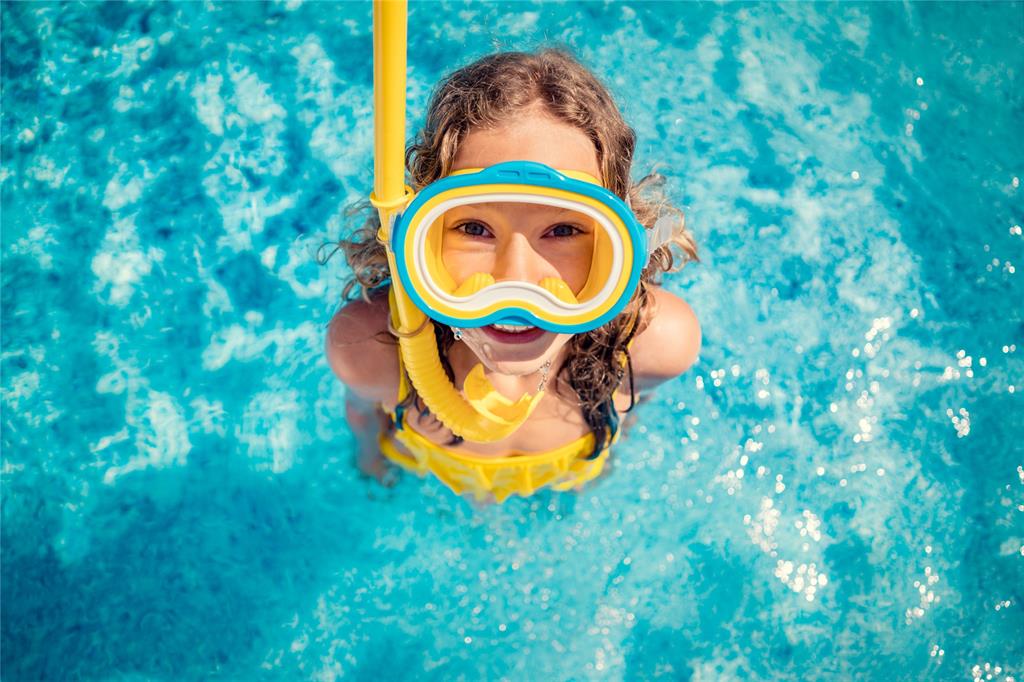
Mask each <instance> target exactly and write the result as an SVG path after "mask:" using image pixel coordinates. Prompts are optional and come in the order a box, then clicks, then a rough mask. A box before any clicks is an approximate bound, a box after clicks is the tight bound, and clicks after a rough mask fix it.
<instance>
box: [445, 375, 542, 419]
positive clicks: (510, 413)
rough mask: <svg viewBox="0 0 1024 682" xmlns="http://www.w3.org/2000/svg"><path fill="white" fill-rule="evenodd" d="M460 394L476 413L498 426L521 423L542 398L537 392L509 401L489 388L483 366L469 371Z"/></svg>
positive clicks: (489, 383) (540, 393)
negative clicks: (462, 394)
mask: <svg viewBox="0 0 1024 682" xmlns="http://www.w3.org/2000/svg"><path fill="white" fill-rule="evenodd" d="M462 392H463V393H464V394H465V396H466V400H467V401H468V402H469V404H470V405H472V406H473V407H474V408H475V409H476V411H477V412H479V413H480V414H482V415H484V416H485V417H487V418H489V419H492V420H494V421H495V422H498V423H500V424H519V423H522V422H523V421H525V420H526V418H527V417H529V416H530V413H531V412H533V408H535V407H537V403H539V402H540V399H541V398H542V397H543V396H544V391H538V392H537V393H536V394H534V395H532V396H531V395H530V394H529V393H526V394H524V395H523V396H522V397H521V398H519V400H517V401H515V402H513V401H511V400H509V399H508V398H506V397H505V396H503V395H502V394H500V393H498V391H496V390H495V389H494V387H493V386H491V382H489V381H488V380H487V377H485V376H484V366H483V365H477V366H476V367H474V368H473V369H471V370H470V372H469V374H468V375H467V376H466V382H465V383H464V384H463V386H462Z"/></svg>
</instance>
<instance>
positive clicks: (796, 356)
mask: <svg viewBox="0 0 1024 682" xmlns="http://www.w3.org/2000/svg"><path fill="white" fill-rule="evenodd" d="M2 11H3V27H4V28H3V36H2V41H3V45H2V47H3V95H2V96H3V102H2V104H3V111H4V115H3V129H2V152H3V167H2V171H0V189H2V200H3V232H2V257H3V268H2V284H3V289H2V305H3V307H2V340H3V355H2V365H0V369H2V410H3V412H2V441H0V444H2V448H3V453H2V457H3V467H2V483H3V507H2V541H3V544H2V556H0V561H2V584H0V590H2V595H0V596H2V607H3V622H2V641H0V644H2V667H3V672H4V678H5V679H9V680H12V681H13V680H30V679H31V680H35V679H68V678H78V679H104V680H136V679H138V680H141V679H168V680H170V679H199V678H210V677H213V678H218V677H219V678H225V679H264V678H266V679H317V680H333V679H341V678H345V677H355V678H357V679H363V678H366V679H459V678H467V679H623V680H631V679H647V678H655V677H664V678H666V679H699V680H718V679H736V678H753V679H788V680H803V679H850V678H853V679H879V678H885V679H901V680H902V679H905V680H919V679H992V680H1004V681H1005V680H1009V679H1017V680H1019V679H1021V676H1022V675H1024V666H1022V664H1021V661H1024V639H1022V638H1021V636H1020V633H1021V632H1024V593H1022V589H1024V445H1022V442H1021V438H1020V435H1021V432H1022V427H1024V404H1022V401H1024V395H1022V394H1024V359H1022V355H1024V314H1022V311H1024V307H1022V305H1021V303H1020V302H1021V301H1022V300H1024V286H1022V284H1021V279H1020V278H1021V277H1022V274H1021V273H1019V272H1017V270H1018V268H1019V266H1020V264H1021V263H1024V234H1022V229H1021V225H1022V223H1024V201H1022V190H1021V189H1020V177H1021V175H1024V170H1022V166H1021V161H1020V159H1022V158H1024V143H1022V141H1021V137H1020V134H1019V130H1020V128H1021V124H1022V123H1024V120H1022V111H1024V100H1022V97H1024V96H1022V92H1024V89H1022V88H1021V87H1020V78H1021V73H1022V72H1024V56H1022V55H1024V49H1022V48H1024V30H1022V29H1024V4H1021V3H1000V4H991V5H990V4H980V3H971V4H962V5H958V4H944V3H929V4H901V5H896V4H881V3H879V4H864V5H861V4H849V5H838V6H833V5H828V6H826V5H817V4H814V5H812V4H785V5H761V4H744V5H706V4H675V3H621V4H618V3H609V4H601V5H598V4H590V3H586V4H571V3H560V4H547V3H531V4H527V3H493V4H454V3H444V4H434V3H429V4H427V3H423V4H420V3H413V4H412V5H410V8H409V11H410V22H409V67H410V72H409V96H410V109H409V111H410V119H411V120H410V126H409V130H410V131H412V130H414V129H415V128H416V127H417V123H418V122H419V120H420V119H419V117H421V116H422V113H423V108H424V106H425V103H426V100H427V97H428V95H429V90H430V88H431V87H432V85H433V84H434V83H436V82H437V79H438V77H439V76H441V75H442V74H444V73H446V72H448V71H450V70H451V69H452V68H455V67H456V66H459V65H462V64H465V63H467V62H469V61H471V60H472V59H474V58H476V57H479V56H481V55H483V54H486V53H488V52H491V51H493V50H494V49H495V48H496V47H497V48H501V49H530V48H534V47H537V46H538V45H541V44H548V43H552V42H554V43H558V44H563V45H566V46H568V47H569V48H570V49H571V50H573V51H574V53H575V54H577V55H578V56H579V58H580V59H581V60H582V61H583V62H584V63H585V64H586V65H587V66H589V67H590V68H592V69H593V70H594V71H595V73H596V74H597V75H598V76H599V77H600V78H601V79H602V80H604V82H606V83H607V84H608V85H609V87H610V88H611V90H612V92H613V94H614V95H615V97H616V99H617V101H618V103H619V105H620V107H621V108H622V109H623V113H624V115H625V117H626V119H627V121H629V122H630V124H631V125H632V126H633V127H634V129H635V130H636V131H637V135H638V144H637V151H638V154H637V159H636V161H635V164H634V175H635V176H637V177H639V176H642V175H644V174H646V173H647V172H648V171H650V170H652V169H655V168H657V170H659V172H661V173H662V174H663V175H665V176H666V177H667V178H668V180H669V191H670V195H671V198H672V199H673V201H675V202H676V203H677V204H679V205H681V206H683V207H684V209H685V210H686V215H687V222H688V225H689V226H690V228H691V230H692V231H693V232H694V234H695V235H696V237H697V240H698V245H699V247H700V255H701V262H700V263H698V264H694V265H690V266H687V267H686V268H685V269H684V270H683V271H682V272H679V273H676V274H673V275H670V276H668V277H667V278H666V280H665V283H664V286H665V287H666V288H667V289H668V290H670V291H672V292H674V293H677V294H678V295H680V296H682V297H683V298H685V299H686V300H687V301H688V302H689V303H690V304H691V305H692V306H693V308H694V309H695V310H696V311H697V314H698V316H699V318H700V321H701V325H702V328H703V332H704V345H703V350H702V352H701V358H700V361H699V362H698V364H697V365H695V366H694V367H693V368H692V369H691V370H690V371H689V372H687V373H686V374H684V375H683V376H682V377H681V378H679V379H677V380H673V381H672V382H669V383H667V384H665V385H663V386H661V387H660V388H659V389H658V390H657V392H656V393H654V394H653V398H652V400H651V401H650V402H648V403H646V404H643V405H641V406H640V407H639V408H638V413H637V416H638V420H637V423H636V425H635V426H634V427H633V428H632V429H631V430H630V432H629V433H628V434H627V435H626V436H625V437H624V438H623V439H622V440H621V441H620V442H618V443H617V444H616V445H615V447H614V449H613V451H612V456H611V469H612V471H611V473H610V474H609V475H608V476H606V477H604V478H603V479H601V480H600V481H598V482H597V483H596V484H594V485H592V486H590V487H588V488H586V489H584V490H583V491H582V492H581V493H556V492H551V491H544V492H541V493H538V494H536V495H534V496H532V497H530V498H528V499H522V498H519V497H515V496H513V497H511V498H510V499H509V500H507V501H506V502H505V503H504V504H502V505H500V506H498V505H493V506H488V507H483V508H477V507H474V506H473V505H471V504H470V503H468V502H467V501H466V500H463V499H460V498H458V497H456V496H454V495H453V494H452V493H451V492H450V491H449V490H448V489H447V488H445V487H444V486H443V485H442V484H441V483H440V482H438V481H436V480H433V479H431V478H425V479H419V478H416V477H415V476H411V475H404V476H402V477H401V478H400V480H399V481H398V483H397V485H395V486H394V487H392V488H385V487H382V486H380V485H379V484H377V483H376V482H373V481H369V480H367V479H364V478H361V477H360V476H359V473H358V471H357V470H356V468H355V467H354V465H353V462H352V459H353V450H354V441H353V437H352V433H351V429H350V427H349V425H348V424H347V423H346V421H345V416H344V397H345V394H344V391H345V389H344V388H343V387H342V386H341V384H340V383H338V382H337V380H336V379H334V377H333V376H332V375H331V373H330V371H329V369H328V368H327V366H326V362H325V360H324V358H323V339H324V328H325V326H326V324H327V322H328V320H329V319H330V317H331V314H332V313H333V312H334V310H335V309H336V307H337V305H338V303H339V299H340V292H341V287H342V284H343V282H344V280H345V279H346V278H347V277H348V275H349V273H348V272H347V271H346V270H345V266H344V264H343V262H342V260H343V259H342V258H341V257H340V256H339V257H336V258H333V259H331V260H330V261H328V263H327V264H326V265H325V266H320V265H318V264H317V261H316V252H317V249H318V247H320V246H321V245H322V244H324V243H325V242H331V241H335V240H337V239H338V238H340V237H342V236H345V235H347V234H348V233H349V232H350V231H351V230H352V229H354V228H355V227H357V226H358V224H359V220H360V219H359V218H353V217H351V216H349V215H347V214H346V209H347V208H348V207H350V206H351V205H352V204H353V203H354V202H357V201H360V200H362V199H365V196H366V194H367V193H368V192H369V189H370V185H371V180H372V155H373V149H372V147H373V128H372V118H373V112H372V106H373V98H372V71H371V67H370V54H371V21H370V8H369V5H368V4H356V3H339V4H333V3H306V4H303V3H299V2H279V3H272V4H256V3H225V4H213V3H206V4H199V3H194V4H193V3H188V4H169V3H132V4H122V3H106V4H86V5H57V4H49V3H33V4H29V3H5V4H4V5H3V8H2Z"/></svg>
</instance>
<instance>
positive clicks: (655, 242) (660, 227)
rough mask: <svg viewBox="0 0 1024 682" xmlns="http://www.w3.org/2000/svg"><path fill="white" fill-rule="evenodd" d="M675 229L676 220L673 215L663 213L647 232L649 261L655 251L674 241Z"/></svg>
mask: <svg viewBox="0 0 1024 682" xmlns="http://www.w3.org/2000/svg"><path fill="white" fill-rule="evenodd" d="M675 231H676V225H675V221H674V220H673V219H672V218H671V217H669V216H667V215H662V216H660V217H659V218H658V219H657V220H656V221H655V223H654V227H652V228H651V229H650V230H648V232H647V260H648V261H650V260H651V256H653V255H654V252H655V251H657V250H658V249H659V248H661V247H662V246H664V245H665V244H668V243H669V242H670V241H672V235H673V234H674V233H675Z"/></svg>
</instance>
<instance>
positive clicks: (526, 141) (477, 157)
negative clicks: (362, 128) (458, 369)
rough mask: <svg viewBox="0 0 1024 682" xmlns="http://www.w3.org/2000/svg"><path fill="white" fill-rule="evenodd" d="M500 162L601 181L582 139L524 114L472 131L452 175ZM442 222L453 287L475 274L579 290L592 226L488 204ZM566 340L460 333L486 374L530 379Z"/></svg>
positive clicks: (538, 210) (562, 214)
mask: <svg viewBox="0 0 1024 682" xmlns="http://www.w3.org/2000/svg"><path fill="white" fill-rule="evenodd" d="M504 161H535V162H538V163H543V164H546V165H548V166H551V167H552V168H557V169H559V170H575V171H583V172H585V173H588V174H590V175H592V176H594V177H595V178H599V179H600V178H601V168H600V164H599V163H598V159H597V150H596V149H595V147H594V144H593V143H592V142H591V141H590V138H589V137H587V135H586V134H585V133H584V132H583V131H581V130H579V129H578V128H574V127H573V126H571V125H569V124H567V123H563V122H561V121H559V120H557V119H555V118H552V117H551V116H549V115H547V114H546V113H544V112H543V111H542V110H540V109H539V108H534V109H531V110H528V111H527V112H525V113H523V114H522V115H520V116H517V117H516V118H515V119H512V120H510V121H508V122H506V123H504V124H501V125H499V126H496V127H494V128H488V129H486V130H482V129H480V130H473V131H470V132H469V134H467V135H466V138H465V139H464V140H463V141H462V144H461V145H460V146H459V150H458V153H457V154H456V155H455V160H454V165H453V167H452V170H453V171H455V170H463V169H466V168H487V167H488V166H493V165H494V164H497V163H502V162H504ZM449 213H450V216H449V217H448V218H446V220H445V244H446V246H445V250H444V251H445V252H444V256H443V257H444V264H445V267H446V269H447V270H448V272H450V273H451V274H452V276H453V277H454V279H455V280H456V281H457V282H461V281H462V280H464V279H465V278H467V277H469V276H470V275H471V274H473V273H476V272H481V271H487V272H492V273H494V276H495V278H496V279H497V280H499V281H500V280H522V281H527V282H539V281H540V280H541V279H543V278H545V277H557V278H559V279H562V280H564V281H565V282H566V283H567V284H568V285H569V288H570V289H572V290H573V291H574V292H578V291H579V290H580V289H581V288H582V287H583V285H584V283H585V282H586V277H587V273H588V272H589V269H590V261H591V254H592V252H593V243H594V229H595V228H594V226H593V225H592V223H591V222H589V221H588V220H586V219H584V218H583V217H582V216H581V215H580V214H577V213H574V212H573V211H567V210H562V209H557V208H553V207H547V206H539V205H532V204H517V203H505V202H501V203H498V202H495V203H490V204H476V205H474V206H472V207H464V208H461V209H456V210H453V211H450V212H449ZM570 338H571V335H569V334H555V333H553V332H548V331H544V330H542V329H540V328H539V327H528V328H526V329H522V330H510V329H499V328H496V327H494V326H487V327H480V328H477V329H465V330H463V339H462V340H463V342H465V344H466V346H467V347H468V348H469V349H470V350H471V351H473V353H474V354H475V355H476V356H477V357H478V358H479V359H480V361H481V362H483V363H484V365H485V366H486V367H487V368H488V369H489V370H491V371H492V372H498V373H501V374H509V375H523V374H532V373H534V372H536V371H537V369H538V368H539V367H540V366H541V365H542V364H544V362H546V361H548V360H553V359H554V358H555V356H556V355H557V354H558V352H559V351H560V350H561V349H562V348H563V347H564V346H565V344H566V343H568V341H569V339H570Z"/></svg>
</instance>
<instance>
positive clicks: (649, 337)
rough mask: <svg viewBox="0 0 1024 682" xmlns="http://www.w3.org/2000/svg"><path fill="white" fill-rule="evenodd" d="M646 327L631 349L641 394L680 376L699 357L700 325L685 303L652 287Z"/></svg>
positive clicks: (635, 378) (634, 370)
mask: <svg viewBox="0 0 1024 682" xmlns="http://www.w3.org/2000/svg"><path fill="white" fill-rule="evenodd" d="M651 293H652V297H651V298H652V305H651V307H650V309H649V312H648V313H647V323H646V326H645V327H644V328H643V329H642V330H641V331H640V333H639V334H637V336H636V339H635V340H634V341H633V345H632V347H631V348H630V359H631V361H632V363H633V376H634V382H635V383H636V387H637V388H638V389H640V390H643V389H647V388H652V387H654V386H656V385H657V384H660V383H661V382H663V381H666V380H668V379H671V378H673V377H676V376H679V375H680V374H682V373H683V372H685V371H686V370H687V369H689V368H690V366H691V365H693V363H694V362H696V360H697V355H698V354H699V353H700V344H701V332H700V322H699V321H698V320H697V316H696V315H695V314H694V312H693V309H692V308H691V307H690V306H689V304H687V302H686V301H684V300H683V299H681V298H679V297H678V296H676V295H675V294H673V293H671V292H668V291H665V290H664V289H662V288H661V287H652V288H651Z"/></svg>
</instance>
